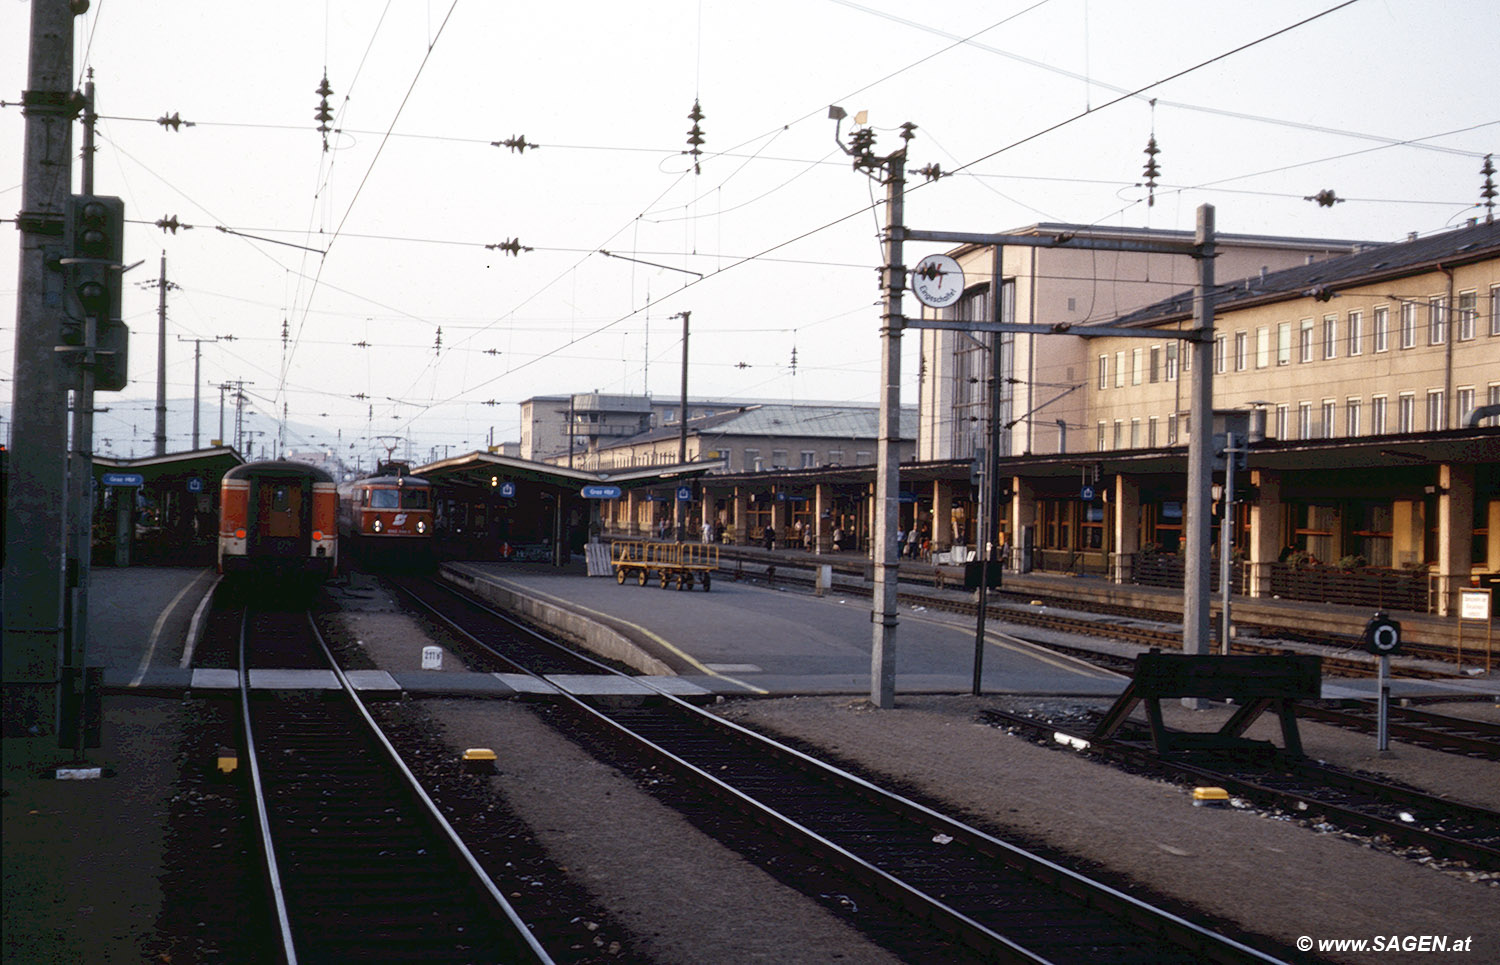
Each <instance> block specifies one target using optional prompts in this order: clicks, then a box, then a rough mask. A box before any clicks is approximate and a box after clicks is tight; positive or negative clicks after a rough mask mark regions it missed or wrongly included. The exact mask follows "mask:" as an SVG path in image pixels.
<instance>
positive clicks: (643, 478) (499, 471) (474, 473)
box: [412, 450, 724, 490]
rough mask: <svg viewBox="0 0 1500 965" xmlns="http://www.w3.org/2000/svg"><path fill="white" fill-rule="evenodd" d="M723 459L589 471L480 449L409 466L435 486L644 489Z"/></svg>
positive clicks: (692, 475) (693, 475) (695, 474)
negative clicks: (502, 484)
mask: <svg viewBox="0 0 1500 965" xmlns="http://www.w3.org/2000/svg"><path fill="white" fill-rule="evenodd" d="M723 466H724V463H723V461H722V460H717V459H715V460H711V461H707V462H692V463H682V464H678V465H672V466H641V467H639V468H632V469H611V470H608V471H605V472H592V471H589V470H584V469H569V468H567V467H566V466H554V465H552V464H551V463H545V462H532V461H531V460H529V459H517V458H516V457H514V456H501V455H497V454H496V453H493V452H485V451H483V450H480V451H476V452H471V453H469V454H467V455H463V456H454V457H452V458H449V459H441V460H438V461H437V462H430V463H427V464H426V465H424V466H415V467H413V468H412V474H413V475H416V476H421V477H423V478H425V479H427V480H428V481H429V482H432V483H433V484H435V485H444V484H446V485H456V486H474V487H491V486H494V485H496V483H497V482H498V481H506V482H530V483H536V484H540V485H543V486H552V487H556V488H557V489H572V490H581V489H582V488H583V487H584V486H602V485H608V486H619V487H620V488H621V489H622V490H631V489H646V488H649V487H651V486H659V485H662V484H670V483H676V482H679V481H681V480H687V479H697V478H699V477H701V476H704V475H706V474H707V473H710V472H713V471H715V470H718V469H722V468H723Z"/></svg>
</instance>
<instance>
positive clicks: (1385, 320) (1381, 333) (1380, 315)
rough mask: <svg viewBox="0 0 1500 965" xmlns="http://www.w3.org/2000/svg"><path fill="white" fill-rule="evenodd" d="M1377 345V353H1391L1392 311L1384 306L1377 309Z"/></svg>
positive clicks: (1375, 334)
mask: <svg viewBox="0 0 1500 965" xmlns="http://www.w3.org/2000/svg"><path fill="white" fill-rule="evenodd" d="M1374 336H1375V345H1374V347H1373V349H1374V351H1376V352H1385V351H1389V350H1390V347H1391V310H1390V309H1389V308H1387V307H1386V306H1384V305H1381V306H1380V307H1379V308H1377V309H1375V332H1374Z"/></svg>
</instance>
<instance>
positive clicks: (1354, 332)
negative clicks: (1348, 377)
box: [1349, 312, 1365, 355]
mask: <svg viewBox="0 0 1500 965" xmlns="http://www.w3.org/2000/svg"><path fill="white" fill-rule="evenodd" d="M1364 324H1365V317H1364V316H1363V315H1361V314H1360V313H1359V312H1350V313H1349V354H1350V355H1363V354H1364V351H1365V347H1364V344H1363V342H1364V336H1365V333H1364Z"/></svg>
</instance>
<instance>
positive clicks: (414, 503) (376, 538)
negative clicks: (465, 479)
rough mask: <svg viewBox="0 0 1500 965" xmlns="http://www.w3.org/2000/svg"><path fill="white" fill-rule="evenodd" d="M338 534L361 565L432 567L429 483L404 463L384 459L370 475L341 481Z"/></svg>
mask: <svg viewBox="0 0 1500 965" xmlns="http://www.w3.org/2000/svg"><path fill="white" fill-rule="evenodd" d="M339 533H340V534H341V535H342V536H343V539H344V549H345V550H346V551H348V552H349V554H350V556H351V557H354V558H356V559H357V560H358V561H359V562H360V563H361V564H362V565H364V566H367V567H371V568H380V569H417V570H423V569H430V568H431V567H432V565H433V556H434V551H433V498H432V484H431V483H429V482H428V481H427V480H426V479H423V478H422V477H421V476H413V475H411V474H410V473H409V471H408V467H407V465H406V464H405V463H402V462H382V463H380V465H379V466H378V467H377V468H376V470H375V472H374V473H372V474H370V475H368V476H361V477H360V478H358V479H354V480H350V481H349V482H346V483H344V484H342V485H341V486H339Z"/></svg>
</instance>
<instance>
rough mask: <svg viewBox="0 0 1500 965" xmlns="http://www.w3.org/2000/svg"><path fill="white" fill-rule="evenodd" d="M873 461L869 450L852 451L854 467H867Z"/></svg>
mask: <svg viewBox="0 0 1500 965" xmlns="http://www.w3.org/2000/svg"><path fill="white" fill-rule="evenodd" d="M874 461H875V460H874V459H873V458H872V457H871V455H870V450H868V449H856V450H854V464H855V465H856V466H868V465H870V464H872V463H873V462H874Z"/></svg>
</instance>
